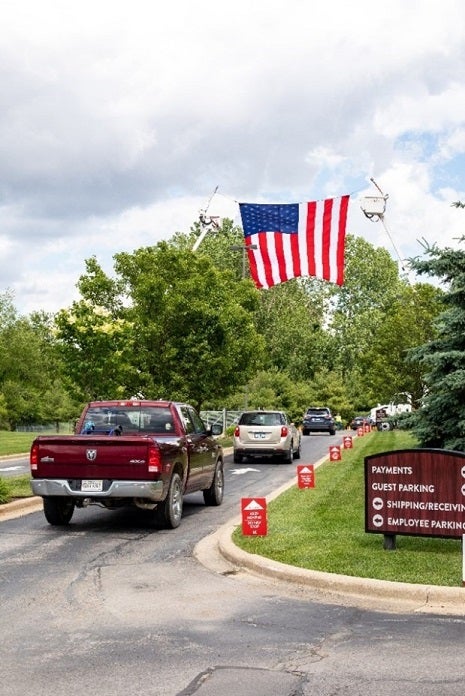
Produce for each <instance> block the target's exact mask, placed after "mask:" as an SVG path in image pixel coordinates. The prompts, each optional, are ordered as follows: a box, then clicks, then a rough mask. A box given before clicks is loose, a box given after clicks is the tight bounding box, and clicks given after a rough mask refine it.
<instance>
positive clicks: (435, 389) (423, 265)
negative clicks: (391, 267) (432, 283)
mask: <svg viewBox="0 0 465 696" xmlns="http://www.w3.org/2000/svg"><path fill="white" fill-rule="evenodd" d="M464 242H465V237H462V238H461V239H460V240H459V243H461V244H463V243H464ZM424 248H425V254H426V257H427V258H416V259H412V260H411V262H410V263H411V265H412V268H413V269H414V270H415V271H416V272H417V273H418V274H420V275H429V276H434V277H436V278H438V279H440V280H441V281H442V283H443V284H444V286H445V288H446V289H445V291H444V294H443V296H442V305H443V311H442V312H441V313H440V314H439V316H438V317H437V320H436V322H435V329H436V337H435V338H433V340H430V341H428V342H426V343H424V344H423V345H421V346H419V347H417V348H415V349H413V350H412V351H411V353H410V356H411V358H412V360H414V361H417V362H418V363H419V364H420V366H421V368H422V370H423V371H424V381H425V394H424V397H423V405H422V408H420V409H419V410H418V411H417V412H416V413H415V414H414V431H415V434H416V435H417V437H418V439H419V441H420V444H421V445H422V446H423V447H439V448H443V449H450V450H459V451H464V450H465V332H464V326H465V251H464V250H463V249H462V248H458V249H451V248H449V247H446V248H444V249H440V248H439V247H438V246H437V245H436V244H433V245H428V244H427V243H425V245H424Z"/></svg>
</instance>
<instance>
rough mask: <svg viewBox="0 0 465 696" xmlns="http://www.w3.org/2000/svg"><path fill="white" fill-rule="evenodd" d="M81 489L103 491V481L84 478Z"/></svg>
mask: <svg viewBox="0 0 465 696" xmlns="http://www.w3.org/2000/svg"><path fill="white" fill-rule="evenodd" d="M81 491H83V492H84V493H100V492H101V491H103V481H101V480H100V481H99V480H97V481H91V480H88V479H87V480H86V479H84V480H83V481H82V483H81Z"/></svg>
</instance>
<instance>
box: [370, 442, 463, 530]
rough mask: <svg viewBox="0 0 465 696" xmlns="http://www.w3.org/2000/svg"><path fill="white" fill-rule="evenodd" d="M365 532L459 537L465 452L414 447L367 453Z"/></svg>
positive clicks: (461, 520) (461, 522) (461, 524)
mask: <svg viewBox="0 0 465 696" xmlns="http://www.w3.org/2000/svg"><path fill="white" fill-rule="evenodd" d="M365 531H366V532H373V533H381V534H385V535H391V536H392V535H396V534H408V535H410V536H442V537H454V538H457V539H458V538H461V537H462V535H463V534H464V533H465V454H464V453H463V452H452V451H447V450H440V449H411V450H396V451H393V452H381V453H379V454H373V455H371V456H369V457H365Z"/></svg>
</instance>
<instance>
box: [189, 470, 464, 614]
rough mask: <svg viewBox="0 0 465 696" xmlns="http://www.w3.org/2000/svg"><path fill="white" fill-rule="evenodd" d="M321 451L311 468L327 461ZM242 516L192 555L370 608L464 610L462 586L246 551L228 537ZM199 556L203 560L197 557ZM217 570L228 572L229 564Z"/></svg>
mask: <svg viewBox="0 0 465 696" xmlns="http://www.w3.org/2000/svg"><path fill="white" fill-rule="evenodd" d="M327 459H328V457H327V456H325V457H322V458H321V459H320V460H318V461H317V462H316V463H315V465H314V466H315V468H317V467H318V466H320V465H321V464H323V462H325V461H327ZM296 482H297V477H293V478H292V479H291V480H290V481H288V482H287V483H285V484H284V485H282V486H280V488H278V489H276V490H275V491H273V492H272V493H271V494H270V495H268V496H267V500H273V499H274V498H277V497H278V496H279V495H281V493H284V491H286V490H287V489H288V488H290V487H291V486H293V485H295V484H296ZM241 522H242V518H241V516H240V515H239V516H237V517H234V518H233V519H232V520H230V521H229V522H227V523H226V524H224V525H223V526H222V527H220V529H218V530H217V531H216V532H214V533H213V534H211V535H210V536H209V537H206V538H205V539H204V540H202V541H201V542H199V544H197V546H196V547H195V549H194V555H195V557H196V558H197V560H199V561H200V562H201V563H204V565H208V561H205V555H207V556H208V555H210V557H211V555H212V554H213V555H214V554H216V555H217V556H218V555H219V556H220V557H222V558H223V559H224V560H225V561H227V562H228V563H230V564H231V565H232V566H233V568H234V569H236V570H237V569H244V570H246V571H248V572H250V573H251V574H253V575H258V576H261V577H265V578H268V579H270V580H279V581H281V582H284V583H287V584H290V585H292V586H294V587H297V588H298V590H299V592H300V593H302V591H309V592H308V598H309V599H313V600H316V599H318V597H317V596H315V595H316V594H317V595H319V596H320V598H321V599H322V600H325V601H329V602H333V603H339V604H346V605H350V606H357V607H360V608H365V609H366V608H369V609H373V610H375V611H388V612H396V613H399V612H406V613H428V614H444V615H460V616H463V615H465V588H463V587H444V586H440V585H420V584H411V583H405V582H393V581H387V580H377V579H372V578H360V577H354V576H349V575H336V574H335V573H326V572H322V571H317V570H307V569H305V568H298V567H296V566H288V565H286V564H285V563H280V562H278V561H273V560H272V559H270V558H266V557H265V556H259V555H257V554H251V553H247V552H246V551H244V550H243V549H240V548H239V547H238V546H236V544H234V542H233V541H232V534H233V532H234V530H235V529H236V527H239V526H240V525H241ZM202 559H204V560H202ZM216 565H217V568H218V570H217V572H222V573H223V574H231V569H229V570H225V569H224V568H223V569H222V570H220V569H219V566H218V564H216Z"/></svg>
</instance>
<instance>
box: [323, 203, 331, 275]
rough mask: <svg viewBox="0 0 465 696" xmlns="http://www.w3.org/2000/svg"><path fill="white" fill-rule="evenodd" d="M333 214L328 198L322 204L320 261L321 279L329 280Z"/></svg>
mask: <svg viewBox="0 0 465 696" xmlns="http://www.w3.org/2000/svg"><path fill="white" fill-rule="evenodd" d="M332 213H333V201H332V199H331V198H328V199H327V200H326V201H325V202H324V208H323V221H322V224H323V229H322V236H321V241H322V244H321V257H322V258H321V261H322V265H323V279H324V280H330V278H331V258H330V253H331V220H332Z"/></svg>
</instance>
